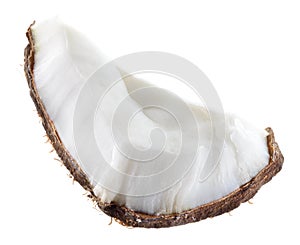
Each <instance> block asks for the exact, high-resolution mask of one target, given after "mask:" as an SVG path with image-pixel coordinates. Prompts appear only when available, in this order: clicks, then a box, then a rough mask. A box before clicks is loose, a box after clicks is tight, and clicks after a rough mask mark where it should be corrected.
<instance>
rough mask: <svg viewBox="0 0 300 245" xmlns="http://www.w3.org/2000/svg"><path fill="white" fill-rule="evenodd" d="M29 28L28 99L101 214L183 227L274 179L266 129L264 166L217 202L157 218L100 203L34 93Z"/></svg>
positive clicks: (132, 222) (275, 157)
mask: <svg viewBox="0 0 300 245" xmlns="http://www.w3.org/2000/svg"><path fill="white" fill-rule="evenodd" d="M33 24H34V23H33ZM33 24H32V25H33ZM32 25H30V27H29V28H28V30H27V33H26V36H27V38H28V41H29V44H28V45H27V47H26V48H25V58H24V61H25V65H24V70H25V76H26V78H27V82H28V86H29V90H30V96H31V98H32V100H33V102H34V104H35V107H36V109H37V112H38V114H39V116H40V117H41V119H42V124H43V127H44V129H45V131H46V133H47V136H48V137H49V139H50V142H51V144H52V146H53V147H54V149H55V151H56V152H57V154H58V156H59V157H60V159H61V160H62V162H63V164H64V165H65V167H66V168H67V169H68V170H69V171H70V174H71V175H72V176H73V178H74V180H75V181H77V182H78V183H79V184H80V185H81V186H82V187H83V188H84V189H85V190H86V191H88V192H89V193H90V194H89V197H90V198H92V200H93V201H95V202H96V203H97V205H98V206H99V208H100V209H101V210H102V211H103V212H104V213H105V214H107V215H109V216H111V217H113V218H114V219H115V220H116V221H117V222H119V223H120V224H122V225H125V226H131V227H144V228H162V227H171V226H177V225H184V224H187V223H192V222H197V221H200V220H203V219H206V218H211V217H214V216H217V215H221V214H223V213H227V212H229V211H231V210H233V209H235V208H237V207H238V206H239V205H240V204H241V203H243V202H246V201H248V200H250V199H251V198H252V197H253V196H254V195H255V194H256V192H257V191H258V190H259V189H260V187H261V186H262V185H264V184H266V183H267V182H269V181H270V180H271V179H272V178H273V176H275V175H276V174H277V173H278V172H279V171H280V170H281V168H282V164H283V161H284V158H283V155H282V154H281V151H280V149H279V147H278V144H277V143H276V142H275V137H274V133H273V131H272V129H271V128H267V129H266V130H267V131H268V133H269V135H268V136H267V144H268V150H269V155H270V159H269V163H268V165H267V166H266V167H264V168H263V169H262V170H261V171H260V172H259V173H258V174H257V175H256V176H255V177H254V178H252V179H251V180H250V181H249V182H247V183H246V184H244V185H242V186H240V187H239V188H238V189H236V190H235V191H233V192H231V193H230V194H228V195H226V196H224V197H222V198H220V199H217V200H215V201H212V202H209V203H207V204H204V205H201V206H198V207H196V208H193V209H190V210H186V211H183V212H181V213H172V214H160V215H149V214H146V213H141V212H136V211H134V210H132V209H129V208H127V207H126V206H121V205H118V204H117V203H104V202H102V201H101V200H100V199H99V197H97V196H96V195H95V194H94V192H93V186H92V185H91V183H90V181H89V179H88V176H87V175H86V174H85V173H84V171H83V170H82V169H81V167H80V166H79V164H78V163H77V162H76V160H75V159H74V158H73V157H72V156H71V154H70V153H69V152H68V150H67V149H66V147H65V146H64V144H63V142H62V141H61V139H60V137H59V135H58V132H57V130H56V128H55V125H54V123H53V121H52V120H51V118H50V117H49V115H48V113H47V111H46V108H45V106H44V104H43V102H42V100H41V98H40V96H39V94H38V91H37V88H36V84H35V81H34V58H35V57H34V52H35V49H34V37H33V35H32V31H31V26H32Z"/></svg>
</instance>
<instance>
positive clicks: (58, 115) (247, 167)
mask: <svg viewBox="0 0 300 245" xmlns="http://www.w3.org/2000/svg"><path fill="white" fill-rule="evenodd" d="M31 31H32V35H33V39H34V56H35V57H34V59H35V62H34V68H33V69H34V81H35V84H36V88H37V92H38V94H39V96H40V98H41V100H42V102H43V104H44V106H45V108H46V111H47V113H48V115H49V117H50V119H51V121H52V122H53V124H54V125H55V128H56V130H57V132H58V134H59V137H60V139H61V141H62V143H63V144H64V146H65V148H66V149H67V150H68V152H69V153H70V154H71V155H72V157H73V158H74V159H75V160H76V162H77V163H78V164H79V165H80V167H81V168H82V169H83V171H85V174H86V175H87V177H88V179H89V181H90V183H91V184H92V187H93V193H94V195H96V196H97V198H99V200H101V202H103V203H112V202H113V203H116V204H118V205H120V206H126V207H127V208H129V209H132V210H134V211H138V212H143V213H146V214H151V215H159V214H172V213H179V212H182V211H185V210H189V209H192V208H195V207H198V206H200V205H202V204H206V203H209V202H212V201H215V200H217V199H219V198H222V197H224V196H226V195H228V194H229V193H231V192H233V191H234V190H236V189H238V188H239V187H240V186H242V185H243V184H245V183H247V182H248V181H250V180H251V179H252V178H253V177H255V176H256V175H257V174H258V173H259V172H260V171H261V170H262V169H263V168H264V167H265V166H267V165H268V163H269V152H268V147H267V135H268V133H267V132H266V131H265V130H260V129H256V128H255V127H253V126H251V125H249V124H248V123H247V122H245V121H243V120H242V119H240V118H238V117H237V116H235V115H231V114H226V115H225V141H224V148H223V154H222V155H221V159H220V160H219V162H218V164H217V165H216V167H215V168H214V171H212V173H211V174H210V175H209V176H208V177H207V178H206V179H205V181H199V179H200V174H201V170H202V169H203V168H204V167H205V166H204V164H207V163H206V161H205V160H206V158H207V155H208V152H209V150H210V142H211V138H210V137H211V136H210V134H209V132H210V131H211V130H210V126H211V125H210V121H209V117H208V113H207V111H206V110H205V109H204V108H203V107H202V106H200V105H197V104H196V103H195V104H193V103H192V102H190V101H188V99H186V98H183V99H186V100H185V101H186V104H187V106H188V107H189V108H190V110H191V111H192V112H193V114H194V116H195V118H196V122H197V128H190V129H189V131H188V132H184V134H185V136H186V137H190V138H191V139H192V137H193V135H195V130H198V135H199V145H200V146H199V149H198V151H197V154H196V156H195V161H194V163H193V164H192V165H191V168H189V171H187V173H186V174H185V175H184V176H183V177H182V178H180V179H179V180H178V181H177V182H176V183H174V185H172V186H170V187H169V188H166V189H165V190H162V191H160V192H155V193H151V194H149V195H144V196H143V195H127V194H126V193H139V194H140V193H143V191H144V192H145V193H147V194H148V193H149V188H150V187H151V188H150V189H155V187H159V186H160V185H161V182H163V181H164V180H157V179H156V178H149V179H148V182H147V185H144V184H143V180H141V181H140V182H135V184H132V183H131V182H130V178H128V175H134V176H145V175H149V173H150V172H151V171H153V172H157V171H160V170H163V169H165V168H166V167H168V164H169V163H168V162H167V161H163V160H164V159H173V158H174V157H176V156H177V155H178V151H180V147H181V137H182V135H181V133H182V132H180V128H178V125H176V120H174V118H173V117H171V116H169V115H168V114H167V113H166V112H164V111H162V110H160V109H159V108H150V109H147V110H145V109H144V110H143V109H142V107H141V105H140V104H141V101H140V100H142V99H143V98H141V97H137V98H136V97H135V96H132V94H131V93H132V92H133V91H135V90H136V89H137V88H142V87H147V86H152V87H153V84H155V82H153V83H151V81H145V80H141V79H139V78H138V77H134V76H131V77H127V78H124V79H122V80H121V81H119V82H118V83H117V85H116V86H114V89H112V90H111V91H110V92H109V93H106V96H105V98H104V100H103V103H102V107H101V108H100V109H99V110H98V112H97V114H96V115H93V111H91V109H90V107H89V104H86V105H85V106H82V107H80V109H79V110H78V108H77V109H76V115H77V116H78V115H79V117H81V118H82V121H81V123H82V126H81V125H80V123H79V125H78V123H77V126H76V127H74V112H75V108H76V103H77V99H78V96H79V94H80V91H81V88H82V86H84V84H85V82H86V81H87V79H88V78H89V77H91V76H92V75H93V74H94V72H95V71H96V70H97V69H98V68H99V67H101V66H102V65H103V64H105V63H106V62H107V58H106V57H105V56H104V55H103V54H102V53H101V52H100V51H99V50H98V47H96V46H95V45H94V44H92V43H91V42H90V41H89V40H88V39H87V38H86V37H85V36H84V35H82V34H81V33H79V32H77V31H76V30H74V29H73V28H71V27H69V26H67V25H65V24H63V23H61V22H60V21H59V20H57V19H54V20H49V21H46V22H43V23H40V24H34V25H33V26H32V27H31ZM114 72H116V73H122V71H121V70H120V69H117V68H116V69H115V71H114ZM100 80H101V79H100ZM101 81H103V79H102V80H101ZM107 81H109V79H108V80H107ZM104 83H105V81H104ZM101 88H102V89H104V87H101V84H100V86H99V88H98V90H94V91H92V94H90V96H91V97H93V98H99V96H98V95H99V94H102V93H103V91H102V90H101ZM160 96H161V94H159V93H157V94H153V100H154V101H155V100H160V99H162V98H161V97H160ZM124 98H127V99H126V101H125V102H123V104H122V109H123V110H122V113H123V114H122V115H124V118H125V117H126V115H127V114H132V112H133V111H138V113H136V114H135V116H134V117H133V118H132V120H131V122H130V123H129V124H128V129H127V130H128V132H126V133H123V134H122V132H120V134H119V135H120V138H118V141H119V142H118V143H119V144H118V145H116V139H115V138H113V137H112V134H111V121H110V120H111V118H112V117H113V116H114V115H113V114H114V112H115V111H116V109H117V108H118V106H119V105H120V103H121V102H122V101H123V99H124ZM172 98H173V95H172V93H170V94H164V98H163V99H166V100H167V99H170V100H171V99H172ZM177 113H179V114H180V111H179V112H177ZM122 115H121V116H120V117H119V118H117V119H116V121H115V122H114V125H115V126H116V128H117V129H122V127H123V124H124V123H123V122H122ZM90 116H93V117H94V120H95V124H94V125H95V128H94V129H93V130H94V133H95V134H94V135H95V139H96V142H97V145H98V147H99V148H100V150H101V153H102V155H103V157H104V159H105V161H106V163H107V164H108V165H109V166H111V167H112V168H106V169H102V170H103V171H101V169H99V162H97V157H96V155H95V154H93V153H91V152H90V151H89V150H90V144H91V140H90V139H89V138H88V135H82V134H84V132H85V130H84V127H85V119H86V118H87V117H90ZM183 120H184V119H183ZM74 129H75V130H77V131H75V132H74ZM157 129H159V130H161V131H163V133H164V135H165V136H166V139H165V141H164V155H163V157H162V159H159V158H155V159H154V160H152V161H153V162H155V161H157V162H159V164H158V165H154V166H156V167H157V168H158V169H156V170H155V169H149V168H145V167H140V164H141V163H140V162H139V161H138V160H136V159H130V158H128V157H126V156H124V154H123V153H122V152H121V151H120V149H119V148H120V145H121V147H122V149H127V147H128V148H130V147H132V145H133V146H134V147H136V148H138V149H144V150H146V151H150V153H151V151H153V152H154V153H155V152H156V151H157V150H159V149H160V148H161V145H159V144H158V145H155V142H156V141H152V140H151V139H152V138H151V134H152V133H153V131H155V130H157ZM127 133H128V134H127ZM74 134H78V135H80V137H82V138H84V139H86V142H85V143H84V144H83V145H82V144H80V145H81V146H78V145H76V143H75V142H74V137H75V136H74ZM122 135H123V136H124V138H122V137H123V136H122ZM127 135H128V138H129V140H127V139H126V138H127ZM85 136H86V137H85ZM191 142H192V140H191ZM128 144H131V146H130V147H129V146H128ZM187 144H189V143H188V142H187ZM76 147H77V148H76ZM78 147H82V148H81V149H78ZM191 147H192V146H191ZM79 151H80V152H83V153H84V152H86V155H87V156H88V157H85V158H84V159H85V161H84V162H83V161H82V159H81V158H80V157H79V155H78V152H79ZM150 153H149V154H150ZM186 154H187V155H186V157H188V152H187V153H186ZM150 155H151V154H150ZM164 157H165V158H164ZM182 164H184V162H183V163H182ZM186 164H189V163H188V162H187V163H186ZM142 166H145V165H142ZM154 170H155V171H154ZM113 171H119V172H122V173H124V174H122V175H118V178H113V176H115V175H114V172H113ZM149 171H150V172H149ZM96 173H97V174H96ZM168 174H169V176H167V177H168V178H170V179H172V178H173V177H174V176H172V174H175V173H173V172H172V171H169V173H168ZM103 183H104V184H103ZM107 186H110V187H112V188H107ZM157 189H159V188H157Z"/></svg>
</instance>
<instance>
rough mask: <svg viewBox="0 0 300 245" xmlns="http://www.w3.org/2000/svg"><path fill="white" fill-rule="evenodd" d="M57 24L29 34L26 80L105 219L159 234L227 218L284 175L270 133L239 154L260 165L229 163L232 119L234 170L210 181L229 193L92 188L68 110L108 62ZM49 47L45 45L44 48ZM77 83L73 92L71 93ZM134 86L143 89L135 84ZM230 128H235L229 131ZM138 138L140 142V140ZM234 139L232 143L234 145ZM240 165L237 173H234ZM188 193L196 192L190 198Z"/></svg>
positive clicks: (55, 141) (188, 184)
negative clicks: (139, 193) (138, 193)
mask: <svg viewBox="0 0 300 245" xmlns="http://www.w3.org/2000/svg"><path fill="white" fill-rule="evenodd" d="M56 22H57V21H54V23H51V21H50V23H49V22H48V23H46V24H44V26H43V25H40V26H39V27H38V29H36V28H33V25H34V24H33V25H31V26H30V27H29V29H28V31H27V37H28V40H29V44H28V46H27V47H26V49H25V74H26V78H27V81H28V85H29V88H30V95H31V97H32V99H33V101H34V103H35V106H36V108H37V111H38V114H39V115H40V116H41V118H42V123H43V126H44V128H45V130H46V132H47V135H48V137H49V139H50V141H51V143H52V145H53V147H54V149H55V150H56V152H57V154H58V155H59V157H60V158H61V159H62V161H63V163H64V165H65V166H66V167H67V168H68V170H69V171H70V173H71V175H72V176H73V177H74V179H75V180H76V181H78V182H79V183H80V185H81V186H82V187H83V188H84V189H86V190H87V191H89V192H90V196H91V198H92V199H93V200H94V201H96V202H97V204H98V206H99V207H100V209H101V210H102V211H103V212H104V213H106V214H108V215H109V216H111V217H114V218H116V220H117V221H118V222H120V223H121V224H124V225H127V226H134V227H147V228H150V227H157V228H160V227H170V226H175V225H182V224H186V223H190V222H196V221H199V220H202V219H205V218H207V217H214V216H216V215H220V214H222V213H224V212H229V211H230V210H232V209H234V208H236V207H238V206H239V205H240V203H242V202H245V201H247V200H249V199H251V198H252V197H253V196H254V195H255V193H256V192H257V191H258V189H259V188H260V187H261V186H262V185H263V184H265V183H266V182H268V181H269V180H270V179H271V178H272V177H273V176H274V175H275V174H276V173H277V172H279V171H280V169H281V167H282V163H283V156H282V154H281V152H280V150H279V148H278V145H277V144H276V142H275V138H274V134H273V131H272V130H271V129H270V128H267V129H266V131H267V132H268V136H267V137H266V138H265V135H264V132H263V131H257V132H256V131H255V130H254V129H251V130H250V131H251V132H255V135H256V136H255V137H254V141H253V140H252V141H251V140H250V141H247V140H246V141H245V142H246V143H247V142H248V143H249V144H251V145H249V144H248V145H246V148H249V149H245V148H241V150H242V151H245V152H246V153H247V152H248V153H249V152H250V153H252V152H253V150H254V151H257V152H258V154H257V155H258V156H259V157H258V158H257V159H253V158H252V157H251V158H249V157H247V154H245V155H244V156H242V157H240V158H236V159H235V158H234V157H231V155H230V150H232V148H234V147H232V143H233V145H234V143H236V144H239V143H237V142H239V141H240V140H241V137H240V134H239V132H240V131H239V130H237V129H236V126H237V124H236V120H235V119H236V118H235V117H233V116H230V115H228V116H227V123H229V128H228V129H229V132H230V135H229V138H230V139H229V140H227V141H226V142H227V146H228V147H227V149H228V151H227V153H228V154H229V155H230V156H229V158H228V159H231V160H232V161H228V160H226V161H225V160H224V161H225V162H226V163H227V162H228V164H231V165H228V166H227V167H225V168H224V166H226V165H225V164H223V165H222V164H220V167H219V169H218V171H216V172H217V174H216V175H215V176H214V175H212V177H211V179H212V180H215V179H219V178H221V179H222V181H224V183H228V186H227V185H226V186H225V187H226V188H225V189H223V190H221V185H220V184H219V186H218V187H217V188H215V189H213V188H212V187H211V186H208V187H207V190H206V193H208V194H207V196H206V197H204V196H205V195H204V194H203V192H202V193H201V192H200V193H199V192H197V191H195V190H197V188H196V187H195V186H197V185H198V183H197V181H190V179H191V178H186V179H185V180H183V181H182V182H181V185H179V186H180V187H178V186H175V187H174V188H175V191H174V190H168V191H167V192H163V193H159V194H158V195H156V196H155V195H154V196H150V197H146V198H144V200H141V199H140V198H132V197H131V198H130V197H124V195H118V193H117V194H116V193H112V192H110V191H107V190H105V189H104V188H102V187H101V186H98V185H97V184H96V185H95V184H93V181H92V178H93V176H89V174H88V173H86V172H84V170H83V167H82V166H81V165H80V164H79V162H78V159H76V158H77V156H76V152H75V151H74V148H73V147H74V146H72V141H71V140H70V138H72V132H71V130H70V129H72V119H73V116H72V113H71V112H72V105H70V104H72V101H73V102H74V101H75V100H76V92H74V91H76V88H78V89H79V87H80V86H81V83H82V82H83V81H84V78H86V77H88V76H89V75H91V73H93V72H94V71H95V70H96V69H97V68H98V67H99V66H100V65H102V64H103V63H104V62H105V59H102V58H101V57H103V56H101V54H100V52H97V51H96V49H95V47H93V46H91V45H90V44H89V43H88V41H87V40H85V38H84V37H82V36H81V35H80V34H79V33H77V32H76V31H74V30H72V29H71V28H69V27H66V26H64V25H62V24H61V23H56ZM45 42H46V43H47V45H45ZM61 43H65V44H66V43H67V47H68V48H67V49H66V48H65V47H64V46H63V45H60V44H61ZM55 52H56V53H55ZM64 52H65V53H64ZM85 53H88V54H91V53H94V55H85ZM49 54H51V55H52V56H51V55H49ZM56 54H57V55H60V54H65V56H62V58H61V59H59V60H56V61H53V58H54V57H55V55H56ZM59 62H61V63H59ZM53 63H54V64H53ZM66 64H67V65H69V64H70V66H69V67H70V69H66V70H65V69H64V70H62V69H61V73H58V72H56V73H55V76H54V75H53V74H49V77H45V76H43V75H41V74H43V73H44V74H47V71H48V70H47V68H48V69H49V67H51V66H53V65H56V66H57V67H56V68H55V69H56V70H55V71H59V65H61V66H63V65H66ZM71 65H74V66H75V70H76V72H74V71H73V69H74V67H71ZM67 67H68V66H67ZM43 69H44V70H43ZM69 71H70V74H69V75H70V76H69V78H71V79H70V81H71V82H72V83H73V84H70V83H69V81H68V80H66V79H65V80H64V81H65V82H64V83H61V80H60V77H64V76H66V75H65V74H66V73H68V72H69ZM52 72H53V71H52ZM50 73H51V72H50ZM64 78H66V77H64ZM50 82H52V84H54V86H53V88H47V84H49V83H50ZM74 83H75V89H72V86H73V85H74ZM55 84H57V85H55ZM124 84H126V86H127V87H125V86H124V87H122V88H120V89H119V91H120V93H126V88H127V89H128V90H130V86H128V85H130V81H126V80H125V81H124ZM135 86H142V85H139V84H135ZM51 89H52V90H53V91H51ZM49 90H50V91H49ZM58 90H61V91H58ZM72 93H74V95H73V98H74V99H70V101H71V102H70V101H69V102H68V103H69V104H67V106H64V105H62V106H61V103H62V102H63V100H61V99H62V98H64V97H65V96H70V94H71V96H72ZM56 94H59V96H58V97H57V99H56V100H57V101H56V103H57V105H55V103H52V99H53V95H56ZM122 95H124V94H122ZM47 96H48V97H47ZM53 100H54V99H53ZM60 100H61V101H60ZM58 106H60V108H62V109H61V110H62V111H59V109H58ZM192 108H193V111H195V112H196V114H197V113H198V115H199V117H198V121H199V124H200V123H202V121H201V119H203V118H204V116H203V113H202V111H201V110H200V109H198V108H197V107H195V106H193V107H192ZM70 111H71V112H70ZM59 113H60V114H62V116H61V120H59V119H58V118H59V117H60V116H59ZM152 119H153V118H151V116H149V115H143V117H142V118H141V119H140V120H144V121H143V125H145V122H147V123H146V124H147V125H148V126H145V127H149V128H151V127H152V126H153V125H154V123H153V120H152ZM237 121H238V125H240V123H241V121H240V120H238V119H237ZM241 125H242V129H241V132H242V133H245V132H246V131H245V132H244V129H243V126H244V125H246V124H244V123H241ZM230 126H231V127H232V128H231V129H230ZM247 128H248V126H247ZM137 133H139V132H137ZM136 138H137V139H138V137H136ZM233 138H234V140H232V139H233ZM255 138H256V139H255ZM246 139H247V137H246ZM243 144H244V145H245V143H244V142H242V143H241V145H243ZM235 146H237V145H235ZM248 155H249V154H248ZM243 158H244V160H243ZM121 161H122V159H121ZM259 161H261V162H259ZM117 164H119V162H117ZM237 165H238V167H236V166H237ZM222 166H223V168H222ZM196 167H197V165H196ZM198 167H199V166H198ZM227 168H228V169H227ZM237 169H244V170H243V171H240V172H238V173H235V172H234V171H237ZM230 170H233V174H232V175H228V173H227V177H226V174H224V172H226V171H227V172H229V174H230V173H231V171H230ZM191 174H193V173H191ZM228 176H229V177H228ZM108 177H109V176H108ZM188 177H191V176H188ZM231 177H236V180H235V181H232V178H231ZM120 181H121V180H120ZM121 182H122V181H121ZM231 182H232V183H231ZM212 183H215V182H212ZM125 184H126V183H125ZM176 188H177V189H176ZM187 190H192V191H190V192H189V193H187ZM187 194H188V195H187ZM170 195H171V196H175V195H176V196H177V200H176V202H177V205H176V206H175V205H174V203H175V202H174V201H173V202H172V201H171V202H168V201H165V200H164V198H165V197H166V196H170ZM153 200H155V205H152V204H151V205H149V203H153ZM173 200H174V198H173ZM178 203H179V204H180V205H178ZM195 203H196V204H195Z"/></svg>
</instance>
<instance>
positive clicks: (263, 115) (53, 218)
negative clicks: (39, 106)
mask: <svg viewBox="0 0 300 245" xmlns="http://www.w3.org/2000/svg"><path fill="white" fill-rule="evenodd" d="M125 2H126V3H125ZM299 13H300V2H299V1H288V0H284V1H283V0H282V1H275V0H272V1H264V0H258V1H256V0H252V1H241V0H236V1H232V0H230V1H215V0H212V1H205V2H204V1H187V0H185V1H174V0H173V1H154V0H151V1H106V2H104V1H95V2H90V1H87V0H85V1H82V2H80V3H76V2H74V1H70V2H69V3H68V2H66V1H57V0H52V1H44V2H43V1H31V0H26V1H6V2H5V3H4V1H1V5H0V18H1V20H0V25H1V29H0V30H1V34H0V35H1V39H0V42H1V55H0V62H1V63H0V67H1V89H0V100H1V101H0V102H1V103H0V105H1V127H0V130H1V137H0V144H1V148H0V151H1V161H0V162H1V170H0V188H1V189H0V190H1V192H0V194H1V201H0V207H1V208H0V244H107V243H119V244H123V243H130V244H137V243H139V244H140V243H142V244H154V243H155V244H159V243H168V244H172V243H175V242H176V243H185V244H189V243H199V244H201V243H205V242H209V243H212V244H217V243H225V244H227V243H231V244H263V243H268V244H272V243H275V242H276V244H280V243H287V242H288V241H292V240H293V242H292V243H293V244H296V243H297V242H298V244H299V242H300V239H299V224H298V223H299V219H300V215H299V195H300V192H299V188H298V186H299V175H300V173H299V170H300V167H299V166H300V162H299V149H298V147H299V137H300V134H299V128H298V127H299V125H300V117H299V109H298V105H299V101H300V99H299V97H300V95H299V90H298V86H297V85H298V84H299V83H300V69H299V67H300V14H299ZM55 15H59V16H60V17H61V18H62V19H64V20H66V22H67V23H69V24H72V25H73V26H75V27H77V28H78V29H79V30H84V31H85V32H87V33H89V36H90V37H91V38H92V39H93V40H94V41H95V42H98V43H99V45H101V46H102V47H103V48H102V50H103V51H104V52H105V53H107V54H109V55H110V56H111V57H112V58H116V57H118V56H120V55H122V54H127V53H131V52H136V51H145V50H157V51H166V52H171V53H174V54H177V55H180V56H183V57H185V58H187V59H188V60H190V61H192V62H193V63H195V64H196V65H197V66H198V67H200V69H201V70H202V71H203V72H204V73H206V75H207V76H208V77H209V78H210V80H211V81H212V82H213V84H214V86H215V87H216V89H217V91H218V92H219V95H220V97H221V99H222V101H223V105H224V108H225V110H226V111H231V112H235V113H237V114H239V115H241V116H242V117H244V118H245V119H247V120H248V121H250V122H252V123H254V124H256V125H257V126H258V127H262V128H264V127H267V126H271V127H272V128H273V129H274V131H275V135H276V139H277V141H278V143H279V145H280V147H281V149H282V152H283V154H284V156H285V163H284V167H283V170H282V171H281V172H280V173H279V174H278V175H277V176H276V177H275V178H274V179H273V180H272V181H271V182H270V183H269V184H267V185H265V186H264V187H263V188H262V189H261V190H260V191H259V193H258V194H257V195H256V196H255V198H254V199H253V200H252V202H253V204H252V205H251V204H248V203H245V204H242V205H241V206H240V207H239V208H238V209H236V210H234V211H232V212H231V215H229V214H224V215H222V216H219V217H215V218H213V219H207V220H204V221H201V222H198V223H195V224H188V225H185V226H180V227H175V228H170V229H160V230H154V229H152V230H146V229H129V228H125V227H122V226H121V225H119V224H117V223H116V222H113V223H112V225H108V224H109V222H110V218H109V217H107V216H106V215H104V214H102V213H101V212H100V211H98V210H97V209H96V208H93V204H92V202H91V201H89V200H88V198H87V197H86V195H85V192H84V191H83V189H82V188H81V187H80V186H79V185H78V184H76V183H75V184H72V180H71V179H70V178H68V176H67V171H66V170H65V168H64V167H61V164H60V163H59V162H58V161H55V160H53V159H54V158H55V157H56V155H55V153H52V154H49V151H50V150H51V145H50V144H49V143H46V144H45V143H44V142H45V141H46V138H45V137H43V135H44V134H45V133H44V130H43V127H42V125H41V123H40V122H39V118H38V116H37V113H36V111H35V108H34V105H33V102H32V101H31V99H30V96H29V90H28V87H27V84H26V81H25V78H24V74H23V70H22V69H23V67H22V66H21V65H22V64H23V49H24V47H25V45H26V43H27V40H26V37H25V31H26V29H27V27H28V26H29V24H30V23H31V22H32V21H33V20H37V21H38V20H42V19H45V18H47V17H53V16H55ZM297 232H298V234H297Z"/></svg>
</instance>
